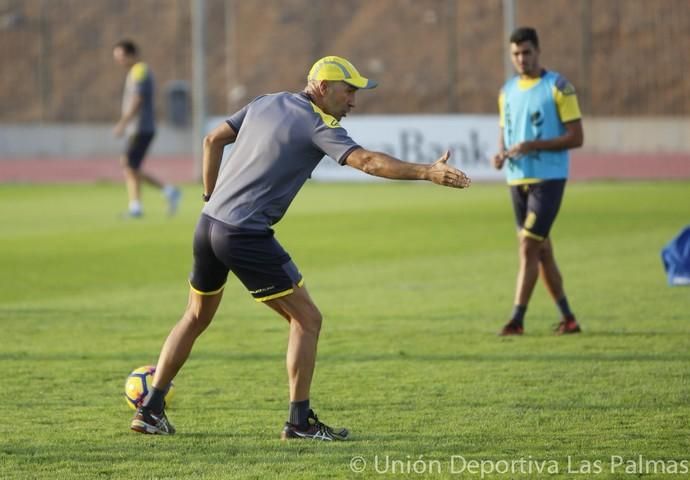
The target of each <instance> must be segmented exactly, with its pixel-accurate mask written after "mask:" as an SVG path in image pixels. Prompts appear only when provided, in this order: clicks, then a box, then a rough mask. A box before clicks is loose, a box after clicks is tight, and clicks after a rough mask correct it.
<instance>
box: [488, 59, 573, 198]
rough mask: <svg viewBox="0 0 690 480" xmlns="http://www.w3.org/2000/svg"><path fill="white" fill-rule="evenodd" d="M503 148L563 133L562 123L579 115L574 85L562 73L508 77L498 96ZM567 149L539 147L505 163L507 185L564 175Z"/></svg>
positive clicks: (566, 174) (545, 72) (567, 158)
mask: <svg viewBox="0 0 690 480" xmlns="http://www.w3.org/2000/svg"><path fill="white" fill-rule="evenodd" d="M498 110H499V114H500V124H501V128H503V143H504V145H505V148H506V149H509V148H510V147H512V146H513V145H516V144H518V143H520V142H525V141H530V140H540V139H542V140H545V139H550V138H555V137H559V136H561V135H563V134H564V133H565V131H566V128H565V124H566V123H568V122H572V121H574V120H579V119H580V117H581V114H580V107H579V105H578V102H577V96H576V94H575V88H574V87H573V85H572V84H571V83H570V82H568V80H566V79H565V78H564V77H563V76H561V75H560V74H558V73H556V72H551V71H547V70H544V71H543V73H542V75H541V77H539V78H530V79H523V78H520V77H519V76H515V77H513V78H511V79H510V80H508V81H507V82H506V83H505V85H504V86H503V88H502V89H501V93H500V95H499V97H498ZM568 164H569V154H568V150H539V151H534V152H530V153H528V154H526V155H523V156H521V157H518V158H511V159H509V160H508V161H507V162H506V165H505V167H504V170H505V172H506V179H507V181H508V183H509V184H511V185H518V184H525V183H537V182H540V181H542V180H551V179H562V178H567V177H568Z"/></svg>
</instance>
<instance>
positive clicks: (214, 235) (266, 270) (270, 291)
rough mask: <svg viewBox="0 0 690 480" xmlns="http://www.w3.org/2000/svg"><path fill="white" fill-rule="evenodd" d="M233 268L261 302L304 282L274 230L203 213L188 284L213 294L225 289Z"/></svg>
mask: <svg viewBox="0 0 690 480" xmlns="http://www.w3.org/2000/svg"><path fill="white" fill-rule="evenodd" d="M230 271H232V273H234V274H235V276H237V278H239V279H240V281H241V282H242V283H243V284H244V286H245V287H246V288H247V290H249V293H251V294H252V296H253V297H254V299H256V300H257V301H259V302H265V301H266V300H271V299H274V298H280V297H284V296H285V295H289V294H291V293H292V292H293V290H294V288H295V286H298V287H299V286H302V284H303V280H302V275H301V274H300V273H299V270H298V269H297V266H296V265H295V264H294V263H293V261H292V260H291V259H290V255H288V253H287V252H286V251H285V250H284V249H283V247H282V246H281V245H280V244H279V243H278V241H277V240H276V239H275V237H274V235H273V230H266V231H255V230H243V229H238V228H235V227H232V226H230V225H227V224H225V223H223V222H220V221H218V220H215V219H213V218H211V217H209V216H208V215H203V214H202V215H201V218H200V219H199V223H197V226H196V230H195V232H194V266H193V267H192V273H191V274H190V276H189V284H190V285H191V287H192V289H193V290H194V291H195V292H197V293H199V294H201V295H214V294H216V293H219V292H220V291H221V290H223V287H224V286H225V282H226V281H227V278H228V272H230Z"/></svg>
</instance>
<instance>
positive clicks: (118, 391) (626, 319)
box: [0, 182, 690, 479]
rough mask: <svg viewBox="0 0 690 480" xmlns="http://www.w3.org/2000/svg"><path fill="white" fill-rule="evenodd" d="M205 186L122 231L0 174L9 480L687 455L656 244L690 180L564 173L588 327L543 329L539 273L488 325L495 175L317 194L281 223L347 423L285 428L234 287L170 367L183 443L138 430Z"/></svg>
mask: <svg viewBox="0 0 690 480" xmlns="http://www.w3.org/2000/svg"><path fill="white" fill-rule="evenodd" d="M199 192H200V189H199V188H198V187H191V186H190V187H187V188H186V190H185V195H186V197H185V199H184V203H183V205H182V211H181V212H180V215H179V216H177V217H175V218H172V219H168V218H166V217H165V215H164V205H163V201H162V199H160V198H158V196H157V194H156V193H154V192H152V191H150V190H149V191H147V192H146V195H145V199H144V200H145V206H146V207H147V208H148V211H147V216H146V217H145V218H143V219H142V220H139V221H127V220H123V219H121V218H119V217H118V213H119V211H120V209H121V208H122V207H123V206H124V204H125V200H124V191H123V187H122V186H121V185H109V184H99V185H90V186H21V185H3V186H0V218H1V219H2V226H1V227H0V266H1V269H2V277H1V278H2V288H0V381H1V382H2V401H1V402H0V413H1V415H0V418H1V420H0V478H3V479H5V478H45V479H62V478H83V479H93V478H127V479H138V478H207V479H217V478H257V479H264V478H315V479H316V478H318V479H321V478H399V477H404V476H408V477H414V478H417V477H419V476H427V477H433V478H481V476H482V475H481V472H480V470H479V469H478V468H479V467H477V468H476V469H474V468H473V467H472V465H479V462H484V464H483V465H484V471H485V473H486V475H484V477H485V478H487V477H491V478H538V477H539V478H541V477H543V478H546V477H548V478H559V477H560V478H570V477H571V476H572V471H574V470H579V471H582V472H583V473H584V474H583V475H580V476H579V478H592V477H594V476H596V478H638V477H639V476H640V475H639V474H640V473H642V474H646V475H642V476H643V478H658V477H659V476H662V475H660V472H661V470H660V468H661V466H662V464H663V468H665V469H666V471H667V473H669V471H670V470H672V469H673V465H674V462H675V464H676V471H677V472H682V471H683V465H685V469H686V470H685V471H687V469H688V467H690V453H688V452H690V436H688V425H689V423H688V422H689V420H688V419H689V418H690V383H689V381H690V323H689V322H688V320H690V288H684V287H675V288H671V287H668V286H667V285H666V281H665V276H664V273H663V269H662V266H661V261H660V256H659V251H660V248H661V247H662V246H663V245H664V244H665V243H666V242H667V241H668V240H670V239H671V238H672V237H673V236H674V235H675V234H676V233H677V232H678V231H679V230H680V229H681V228H682V227H683V226H685V225H686V224H688V223H690V202H688V199H690V183H687V182H684V183H683V182H670V183H657V184H654V183H591V184H587V183H582V184H572V185H571V186H569V188H568V191H567V193H566V198H565V202H564V205H563V208H562V210H561V214H560V218H559V221H558V222H557V224H556V227H555V229H554V231H553V234H552V237H553V239H554V244H555V249H556V255H557V258H558V260H559V262H560V266H561V270H562V272H563V274H564V277H565V282H566V289H567V292H568V295H569V298H570V301H571V304H572V306H573V308H574V310H575V312H576V313H577V314H578V317H579V319H580V322H581V324H582V326H583V329H584V334H582V335H580V336H575V337H554V336H553V335H552V334H551V333H550V332H551V327H552V325H553V324H554V323H556V322H557V321H558V315H557V310H556V308H555V307H554V306H553V305H552V303H551V301H550V299H549V298H548V296H547V294H546V291H545V289H544V288H543V286H541V285H538V286H537V289H536V290H535V295H534V297H533V301H532V303H531V305H530V309H529V311H528V315H527V320H526V330H527V334H526V335H525V336H524V337H522V338H499V337H497V336H496V335H495V333H496V332H497V331H498V330H499V328H500V327H501V326H502V324H503V323H504V322H505V321H506V319H507V316H508V314H509V312H510V308H511V304H512V297H513V288H514V280H515V274H516V269H517V256H516V241H515V236H514V227H513V225H512V212H511V207H510V204H509V197H508V193H507V189H506V188H505V186H502V185H482V184H475V185H474V186H473V187H472V188H471V189H470V190H467V191H457V190H451V189H444V188H438V187H434V186H431V185H412V184H403V183H393V182H389V183H380V184H373V185H344V184H342V185H341V184H312V185H308V186H307V187H306V188H305V189H304V190H303V191H302V193H301V194H300V196H298V198H297V200H296V201H295V203H294V205H293V206H292V208H291V210H290V211H289V212H288V214H287V216H286V218H285V219H284V220H283V221H282V222H281V223H280V224H279V225H278V226H277V228H276V231H277V235H278V238H279V239H280V240H281V243H282V244H283V245H284V246H285V247H286V249H287V250H288V251H289V252H290V253H291V254H292V257H293V259H294V260H295V262H296V263H297V264H298V265H299V267H300V270H301V271H302V273H303V274H304V277H305V279H306V282H307V285H308V286H309V289H310V291H311V293H312V296H313V297H314V299H315V300H316V302H317V304H318V305H319V306H320V308H321V310H322V312H323V313H324V317H325V322H324V328H323V331H322V337H321V343H320V346H319V359H318V364H317V371H316V376H315V382H314V387H313V393H312V404H313V405H314V407H315V409H316V410H317V412H318V413H319V414H320V416H321V418H322V419H323V420H324V421H326V422H327V423H331V424H336V425H345V426H347V427H348V428H349V429H350V430H351V432H352V437H353V440H352V441H350V442H342V443H337V444H322V443H316V442H292V443H287V444H286V443H282V442H280V441H279V440H278V436H279V432H280V429H281V427H282V423H283V422H284V421H285V418H286V413H287V403H288V401H287V380H286V374H285V371H284V364H283V359H284V351H285V345H286V334H287V328H286V327H287V325H286V324H285V322H284V321H283V320H282V319H279V318H278V317H277V316H276V315H275V314H274V313H272V311H270V310H269V309H268V308H265V307H263V306H261V305H257V304H256V303H255V302H254V301H253V300H252V299H251V297H250V296H249V295H248V294H247V293H246V292H245V291H244V289H243V288H242V287H241V285H240V284H239V282H238V281H236V280H235V279H232V280H231V281H229V283H228V286H227V289H226V294H225V298H224V303H223V305H222V306H221V309H220V311H219V314H218V315H217V317H216V319H215V321H214V323H213V324H212V326H211V327H210V329H209V330H208V331H207V332H206V333H205V334H204V335H203V336H202V337H201V338H200V339H199V341H198V343H197V344H196V347H195V350H194V351H193V353H192V356H191V358H190V360H189V361H188V363H187V364H186V366H185V367H184V368H183V370H182V371H181V372H180V374H179V375H178V377H177V378H176V386H177V396H176V398H175V402H174V404H173V405H172V408H171V409H170V411H169V416H170V418H171V420H172V421H173V423H174V424H175V426H176V427H177V429H178V434H177V435H175V436H173V437H151V436H143V435H136V434H134V433H132V432H130V431H129V429H128V426H129V421H130V418H131V415H132V412H131V411H130V410H129V409H128V408H127V406H126V405H125V402H124V400H123V397H122V393H123V384H124V380H125V377H126V376H127V374H128V373H129V371H130V370H132V369H133V368H135V367H138V366H141V365H145V364H149V363H155V360H156V358H157V354H158V350H159V348H160V346H161V344H162V341H163V339H164V337H165V336H166V335H167V333H168V331H169V329H170V328H171V327H172V325H173V324H174V322H176V321H177V318H178V317H179V315H180V314H181V313H182V310H183V308H184V306H185V304H186V300H187V289H188V286H187V280H186V279H187V274H188V271H189V268H190V265H191V238H192V232H193V228H194V225H195V222H196V218H197V215H198V211H199V209H200V207H201V201H200V200H198V197H199ZM639 456H642V462H643V463H642V467H643V471H640V470H639V467H640V464H639V462H638V461H639V458H640V457H639ZM619 458H620V461H621V462H623V464H622V465H618V463H617V462H619V460H618V459H619ZM462 459H464V463H463V460H462ZM419 460H421V463H420V462H419ZM648 460H652V461H654V460H656V461H659V463H656V464H652V465H651V466H650V464H648V463H647V461H648ZM415 462H416V463H415ZM471 462H476V463H471ZM521 462H522V463H521ZM628 462H632V465H631V464H630V463H628ZM682 462H685V463H682ZM538 465H543V466H544V468H550V469H551V470H550V471H551V474H549V475H547V473H542V474H540V473H539V472H538ZM597 465H599V468H600V469H601V471H600V472H599V471H597ZM463 466H464V469H463ZM633 466H634V471H633ZM362 467H364V471H363V473H357V472H355V471H353V468H354V469H358V468H359V469H361V468H362ZM652 467H655V468H656V472H657V473H656V474H654V470H651V468H652ZM415 468H416V470H415ZM491 468H494V469H496V470H498V471H499V472H504V473H502V474H498V475H496V474H493V475H491V474H489V471H490V469H491ZM506 468H508V470H507V471H506ZM583 468H584V469H585V470H587V468H589V469H590V472H589V473H590V474H587V471H583V470H582V469H583ZM554 470H558V473H555V472H554ZM612 470H613V471H612ZM415 472H418V473H415ZM547 472H548V470H547ZM671 473H673V472H672V471H671ZM593 474H596V475H593ZM670 476H671V477H674V475H670ZM685 476H686V475H675V477H678V478H680V477H685ZM663 477H664V478H668V477H669V475H663Z"/></svg>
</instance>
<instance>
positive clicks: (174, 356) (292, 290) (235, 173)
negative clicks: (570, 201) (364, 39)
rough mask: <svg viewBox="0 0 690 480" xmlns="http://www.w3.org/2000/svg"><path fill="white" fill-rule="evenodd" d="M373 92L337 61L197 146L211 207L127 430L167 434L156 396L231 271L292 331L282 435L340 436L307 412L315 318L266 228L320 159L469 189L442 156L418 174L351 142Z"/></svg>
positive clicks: (326, 61)
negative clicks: (149, 386)
mask: <svg viewBox="0 0 690 480" xmlns="http://www.w3.org/2000/svg"><path fill="white" fill-rule="evenodd" d="M375 86H376V82H374V81H372V80H369V79H367V78H365V77H363V76H362V75H360V73H359V72H358V71H357V69H356V68H355V67H354V66H353V65H352V64H351V63H350V62H349V61H347V60H345V59H344V58H341V57H336V56H329V57H324V58H322V59H320V60H318V61H317V62H316V63H315V64H314V65H313V67H312V68H311V70H310V72H309V75H308V83H307V86H306V87H305V89H304V91H302V92H299V93H288V92H282V93H275V94H270V95H262V96H259V97H257V98H255V99H254V100H253V101H251V102H250V103H249V104H248V105H246V106H245V107H244V108H242V109H241V110H239V111H238V112H236V113H235V114H233V115H232V116H230V117H229V118H228V119H227V121H226V122H224V123H222V124H221V125H219V126H218V127H217V128H215V129H214V130H213V131H212V132H211V133H210V134H209V135H207V136H206V137H205V139H204V153H203V184H204V193H203V199H204V200H205V201H206V202H207V203H206V205H205V207H204V208H203V211H202V214H201V218H200V219H199V222H198V224H197V227H196V231H195V234H194V247H193V250H194V264H193V267H192V272H191V275H190V280H189V282H190V286H191V288H190V293H189V303H188V306H187V309H186V311H185V312H184V314H183V316H182V318H181V319H180V320H179V322H178V323H177V324H176V325H175V327H174V328H173V329H172V331H171V332H170V334H169V336H168V338H167V340H166V341H165V344H164V345H163V348H162V351H161V353H160V357H159V359H158V365H157V368H156V374H155V378H154V380H153V391H152V394H151V395H150V397H149V398H148V399H147V400H146V401H145V403H144V406H143V407H142V408H140V409H139V410H138V411H137V413H136V415H135V417H134V419H133V421H132V424H131V428H132V429H133V430H135V431H137V432H142V433H158V434H170V433H174V431H175V430H174V428H173V427H172V425H171V424H170V422H169V421H168V420H167V418H166V415H165V412H164V402H163V398H164V395H165V391H164V387H165V386H166V385H168V384H169V382H170V381H171V380H172V379H173V377H174V376H175V375H176V374H177V372H178V371H179V370H180V368H181V367H182V365H183V364H184V363H185V360H186V359H187V357H188V355H189V353H190V351H191V349H192V345H193V344H194V341H195V340H196V338H197V337H198V336H199V335H200V334H201V333H202V332H203V331H204V329H206V327H208V325H209V324H210V323H211V320H212V319H213V316H214V314H215V313H216V310H217V308H218V306H219V304H220V301H221V298H222V296H223V287H224V285H225V282H226V279H227V275H228V272H229V271H232V272H233V273H234V274H235V276H237V277H238V278H239V279H240V281H241V282H242V283H243V284H244V286H245V287H246V288H247V290H249V292H250V293H251V295H252V296H253V297H254V298H255V299H256V300H257V301H258V302H261V303H264V304H265V305H267V306H268V307H270V308H272V309H273V310H275V311H276V312H277V313H278V314H279V315H280V316H282V317H283V318H284V319H285V320H287V321H288V323H289V333H288V346H287V356H286V357H287V358H286V363H287V374H288V380H289V397H290V404H289V412H288V419H287V422H286V423H285V426H284V428H283V430H282V433H281V437H282V438H283V439H305V438H306V439H315V440H325V441H329V440H345V439H346V438H347V437H348V431H347V430H346V429H344V428H331V427H328V426H327V425H325V424H324V423H322V422H321V421H319V420H318V418H317V417H316V414H314V412H313V411H312V410H311V408H310V404H309V392H310V387H311V382H312V375H313V373H314V365H315V360H316V345H317V341H318V338H319V332H320V329H321V322H322V316H321V312H320V311H319V309H318V308H317V307H316V305H315V304H314V302H313V300H312V299H311V297H310V295H309V292H308V291H307V287H306V285H305V283H304V280H303V278H302V275H301V274H300V272H299V270H298V268H297V266H296V265H295V264H294V263H293V262H292V260H291V259H290V256H289V255H288V253H287V252H286V251H285V250H284V249H283V248H282V247H281V245H280V244H279V243H278V241H277V240H276V239H275V237H274V233H273V230H272V228H271V227H272V226H273V225H275V224H276V223H277V222H278V221H279V220H280V219H281V218H282V217H283V215H284V214H285V212H286V210H287V209H288V207H289V206H290V203H291V202H292V200H293V199H294V198H295V196H296V195H297V193H298V192H299V190H300V189H301V187H302V185H303V184H304V183H305V182H306V180H307V179H308V178H309V176H310V174H311V172H312V170H313V169H314V168H315V167H316V165H317V164H318V163H319V161H321V159H322V158H323V156H324V155H328V156H329V157H331V158H333V159H334V160H336V161H337V162H338V163H339V164H341V165H349V166H350V167H354V168H356V169H359V170H362V171H364V172H366V173H368V174H371V175H375V176H378V177H384V178H392V179H401V180H428V181H431V182H434V183H437V184H439V185H445V186H449V187H455V188H465V187H468V186H469V185H470V179H469V178H468V177H467V176H466V175H465V174H464V173H463V172H461V171H459V170H456V169H455V168H452V167H451V166H449V165H447V163H446V162H447V161H448V158H449V153H448V152H446V154H444V155H443V156H442V157H441V158H439V159H438V160H437V161H436V162H434V163H433V164H429V165H420V164H414V163H408V162H404V161H401V160H398V159H396V158H394V157H391V156H389V155H386V154H384V153H379V152H372V151H368V150H366V149H364V148H362V147H361V146H360V145H358V144H357V143H356V142H355V141H354V140H352V139H351V138H350V137H349V136H348V133H347V132H346V131H345V129H344V128H343V127H342V126H341V125H340V123H339V121H340V120H341V119H342V118H343V117H344V116H345V115H347V114H348V113H349V112H350V110H352V109H353V108H354V107H355V96H356V94H357V91H358V90H360V89H369V88H374V87H375ZM230 143H234V147H233V149H232V151H231V153H230V154H229V157H228V158H227V160H226V161H224V162H223V163H222V164H221V156H222V152H223V148H224V147H225V146H226V145H228V144H230Z"/></svg>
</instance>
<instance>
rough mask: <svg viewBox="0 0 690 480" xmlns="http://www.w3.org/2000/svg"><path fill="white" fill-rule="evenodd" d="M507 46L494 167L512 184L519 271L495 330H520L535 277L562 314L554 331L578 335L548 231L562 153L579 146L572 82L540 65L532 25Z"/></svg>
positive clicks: (564, 171) (564, 172) (561, 179)
mask: <svg viewBox="0 0 690 480" xmlns="http://www.w3.org/2000/svg"><path fill="white" fill-rule="evenodd" d="M510 50H511V58H512V61H513V65H514V66H515V69H516V70H517V72H518V75H516V76H515V77H513V78H511V79H509V80H508V81H507V82H506V83H505V85H504V86H503V88H502V89H501V93H500V95H499V101H498V104H499V113H500V126H501V136H500V140H499V151H498V153H497V154H496V155H495V156H494V158H493V164H494V166H495V167H496V168H498V169H501V168H502V169H503V170H504V171H505V173H506V180H507V182H508V185H509V186H510V192H511V197H512V200H513V210H514V212H515V220H516V223H517V228H518V236H519V254H520V270H519V272H518V278H517V285H516V288H515V305H514V308H513V313H512V315H511V317H510V319H509V321H508V323H507V324H506V325H505V326H504V327H503V329H502V330H501V332H500V334H501V335H522V334H523V332H524V316H525V312H526V311H527V305H528V303H529V300H530V297H531V296H532V291H533V290H534V286H535V284H536V282H537V279H538V278H539V276H540V275H541V278H542V280H543V281H544V283H545V284H546V288H547V289H548V291H549V293H550V294H551V296H552V298H553V300H554V301H555V302H556V304H557V305H558V308H559V310H560V313H561V322H560V323H559V325H558V327H557V329H556V333H559V334H564V333H578V332H580V326H579V324H578V323H577V321H576V319H575V315H574V314H573V312H572V311H571V309H570V305H569V304H568V299H567V297H566V295H565V290H564V289H563V278H562V276H561V273H560V271H559V269H558V265H557V264H556V259H555V257H554V253H553V243H552V241H551V238H550V237H549V233H550V231H551V227H552V225H553V223H554V221H555V220H556V215H557V214H558V210H559V208H560V205H561V200H562V198H563V192H564V191H565V184H566V180H567V178H568V167H569V153H568V151H569V150H570V149H571V148H577V147H580V146H581V145H582V143H583V132H582V121H581V118H580V117H581V115H580V107H579V106H578V102H577V96H576V95H575V88H574V87H573V86H572V84H570V82H568V80H566V79H565V78H564V77H563V76H562V75H560V74H558V73H556V72H553V71H549V70H545V69H543V68H542V67H541V65H540V64H539V38H538V37H537V32H536V30H534V29H533V28H529V27H522V28H518V29H517V30H515V31H514V32H513V34H512V35H511V37H510Z"/></svg>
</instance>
